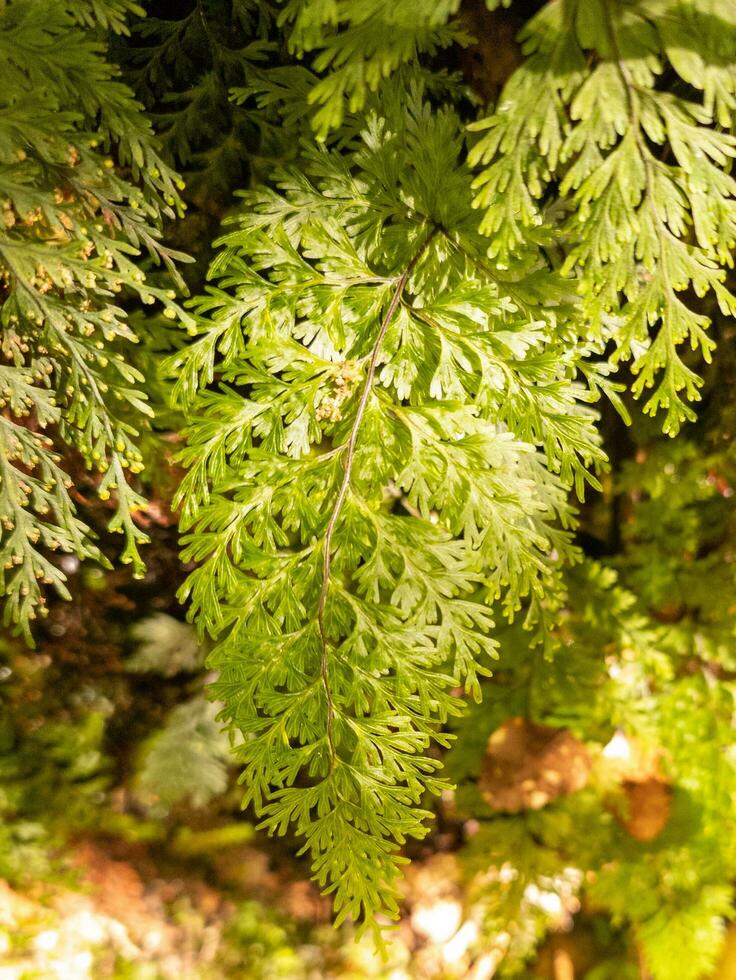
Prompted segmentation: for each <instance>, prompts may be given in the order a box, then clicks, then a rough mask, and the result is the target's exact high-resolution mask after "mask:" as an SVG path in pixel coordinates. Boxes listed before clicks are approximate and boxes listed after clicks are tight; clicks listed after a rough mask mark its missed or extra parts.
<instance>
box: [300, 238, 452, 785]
mask: <svg viewBox="0 0 736 980" xmlns="http://www.w3.org/2000/svg"><path fill="white" fill-rule="evenodd" d="M438 231H439V228H438V227H436V228H434V229H433V230H432V231H431V232H430V233H429V235H428V236H427V237H426V238H425V240H424V242H423V243H422V245H421V246H420V248H419V249H418V250H417V251H416V253H415V254H414V256H413V258H412V259H411V261H410V262H409V264H408V265H407V266H406V268H405V269H404V271H403V272H402V274H401V275H400V276H399V278H398V280H397V282H396V288H395V289H394V292H393V295H392V296H391V302H390V303H389V305H388V309H387V310H386V313H385V315H384V317H383V320H382V321H381V328H380V330H379V331H378V336H377V337H376V340H375V343H374V344H373V348H372V350H371V357H370V362H369V364H368V371H367V373H366V378H365V384H364V385H363V391H362V392H361V395H360V401H359V402H358V409H357V411H356V413H355V420H354V421H353V426H352V428H351V430H350V435H349V436H348V440H347V442H345V443H344V444H343V445H342V446H341V447H340V449H345V469H344V472H343V477H342V482H341V483H340V489H339V490H338V493H337V498H336V500H335V504H334V506H333V508H332V513H331V514H330V519H329V521H328V522H327V529H326V531H325V538H324V556H323V560H322V587H321V589H320V593H319V601H318V603H317V624H318V627H319V635H320V643H321V647H322V650H321V656H320V677H321V680H322V686H323V687H324V690H325V701H326V702H327V732H326V734H327V744H328V747H329V752H330V772H332V771H333V769H334V768H335V763H336V762H337V751H336V749H335V739H334V734H333V727H334V717H335V705H334V701H333V697H332V689H331V687H330V678H329V671H328V660H329V642H328V639H327V630H326V628H325V606H326V604H327V592H328V590H329V587H330V574H331V571H332V558H333V555H332V536H333V534H334V533H335V527H336V526H337V521H338V518H339V516H340V511H341V510H342V507H343V504H344V503H345V498H346V497H347V493H348V489H349V487H350V477H351V474H352V470H353V460H354V459H355V447H356V444H357V442H358V433H359V431H360V426H361V423H362V421H363V416H364V415H365V410H366V407H367V405H368V398H369V397H370V393H371V388H372V387H373V380H374V378H375V375H376V367H377V365H378V355H379V354H380V352H381V345H382V344H383V340H384V338H385V336H386V331H387V330H388V328H389V326H390V325H391V321H392V320H393V318H394V316H395V314H396V310H397V309H398V307H399V304H400V302H401V297H402V296H403V294H404V289H405V288H406V283H407V281H408V279H409V276H410V275H411V274H412V272H413V271H414V269H415V267H416V265H417V263H418V262H419V260H420V259H421V257H422V256H423V255H424V253H425V252H426V250H427V248H428V247H429V244H430V242H431V241H432V239H433V238H434V236H435V235H436V234H437V232H438Z"/></svg>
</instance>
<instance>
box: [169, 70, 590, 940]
mask: <svg viewBox="0 0 736 980" xmlns="http://www.w3.org/2000/svg"><path fill="white" fill-rule="evenodd" d="M462 148H463V143H462V127H461V125H460V123H459V120H458V119H457V118H456V117H455V115H454V114H453V113H452V112H451V111H449V110H442V111H437V112H433V111H432V110H431V108H430V106H429V105H428V104H427V103H426V102H425V101H424V100H423V99H422V96H421V93H420V91H419V90H418V89H415V90H414V91H413V92H412V94H411V95H410V97H409V99H408V104H407V100H406V97H405V93H404V92H403V90H402V89H400V88H398V87H397V88H396V89H393V90H392V91H390V92H387V91H386V90H384V92H383V94H382V99H381V109H380V110H379V109H377V108H373V109H372V110H371V111H370V112H369V114H368V116H367V119H366V123H365V128H364V130H363V133H362V135H361V137H360V140H358V141H356V142H355V143H354V144H353V145H352V146H351V147H350V149H349V151H348V152H347V153H341V152H340V151H338V150H333V151H327V150H316V151H315V152H314V154H313V155H312V156H311V157H310V158H309V160H308V161H307V163H306V166H305V169H304V171H303V172H301V173H296V172H294V173H292V172H285V173H282V174H280V175H279V176H278V178H277V187H276V189H256V190H255V191H253V192H251V193H248V194H246V195H245V197H244V206H243V208H242V209H241V210H240V212H239V213H238V214H237V215H236V216H235V217H234V218H233V219H232V222H233V223H234V225H235V230H233V231H230V232H229V233H228V234H226V235H225V236H224V237H223V238H222V239H221V240H220V243H219V244H220V247H221V251H220V254H219V255H218V257H217V258H216V259H215V260H214V263H213V266H212V269H211V277H212V278H213V279H215V280H216V281H217V285H216V286H212V287H211V288H210V290H209V294H208V295H207V296H205V297H203V298H202V299H201V301H199V304H198V318H197V319H198V326H197V336H196V337H195V338H194V339H193V341H192V343H191V345H190V346H189V347H188V348H186V349H185V350H183V351H182V352H180V353H179V354H177V355H175V357H174V358H173V360H172V364H171V367H172V373H175V374H176V375H177V377H178V381H177V389H176V390H177V395H178V397H179V398H180V399H181V401H182V403H183V404H186V405H188V406H189V409H188V410H189V413H190V417H191V418H192V419H193V421H192V424H191V425H190V427H189V429H188V448H187V449H186V450H185V451H184V453H183V455H182V459H183V461H184V462H185V464H186V465H187V466H188V467H189V472H188V474H187V476H186V477H185V479H184V481H183V483H182V486H181V491H180V501H181V503H182V507H183V515H184V516H183V528H184V531H185V532H186V536H185V539H184V540H185V551H184V554H185V558H186V559H187V560H193V561H196V562H197V563H198V567H197V568H196V570H195V571H194V572H193V573H192V574H191V575H190V577H189V579H188V581H187V583H186V585H185V587H184V589H183V591H182V598H189V600H190V602H191V609H192V615H193V616H194V617H195V618H196V620H197V621H198V622H199V624H200V626H201V627H203V628H206V629H207V630H209V631H210V632H211V633H212V634H213V635H214V636H216V637H217V638H218V642H217V645H216V647H215V649H214V651H213V653H212V655H211V658H210V661H209V662H210V664H211V666H212V667H214V668H216V669H217V671H218V674H219V680H218V681H217V682H216V683H215V685H214V692H215V694H216V696H217V697H218V698H219V699H220V700H221V701H222V702H223V704H224V710H223V715H224V717H225V718H226V719H227V720H228V722H229V723H230V724H231V725H232V726H233V727H234V728H236V729H237V730H239V731H240V732H242V734H243V736H244V739H243V742H242V745H241V746H240V747H239V749H238V755H239V757H240V759H241V761H242V763H243V765H244V773H243V780H244V782H245V785H246V796H245V800H246V802H250V803H253V804H254V805H255V807H256V809H257V810H258V811H259V812H260V814H261V815H262V818H263V824H262V826H264V827H266V828H267V829H268V830H269V831H270V832H272V833H284V832H285V831H286V829H287V827H289V826H290V825H292V824H293V825H294V826H295V829H296V830H297V832H298V833H299V834H301V835H302V836H303V837H304V838H305V850H306V851H308V852H309V853H310V854H311V857H312V861H313V870H314V873H315V877H316V879H317V880H318V882H319V883H320V884H322V885H323V886H325V887H326V888H327V890H328V891H330V892H331V893H333V895H334V901H335V907H336V911H337V914H338V918H343V917H344V916H346V915H350V916H352V917H355V918H362V919H363V921H364V923H370V922H373V920H374V916H375V914H376V913H377V912H379V911H383V912H384V913H386V914H388V915H390V916H393V915H395V914H396V888H395V881H396V876H397V874H398V872H399V867H400V864H401V861H402V859H401V857H400V856H399V854H398V853H397V851H398V848H399V847H400V845H401V844H403V842H404V841H405V840H406V838H407V837H421V836H422V835H423V834H424V833H425V830H426V828H425V825H424V819H425V817H426V816H427V812H426V811H425V810H424V809H420V803H421V801H422V799H423V797H424V795H425V794H426V793H427V792H428V791H429V792H433V793H436V792H439V790H440V789H441V788H442V786H443V785H444V784H443V782H442V780H441V779H440V778H438V777H437V775H436V774H435V773H436V770H437V768H438V765H439V764H438V762H437V760H436V759H435V758H433V757H431V756H430V755H428V754H427V752H428V749H429V746H430V744H431V742H432V740H439V742H440V743H441V744H442V743H444V742H445V741H446V738H445V736H444V735H443V734H442V732H441V729H440V728H439V726H441V724H442V723H443V721H444V720H445V719H446V718H447V717H448V716H449V715H452V714H455V713H457V712H458V711H459V710H461V707H462V701H461V700H460V699H458V697H457V696H456V694H455V693H453V689H454V688H456V687H457V686H458V685H463V686H464V687H465V689H466V690H467V692H468V693H469V694H472V695H473V696H478V693H479V680H480V678H482V677H483V676H485V675H487V674H488V672H489V670H490V664H491V662H492V660H493V657H494V655H495V653H494V649H495V642H494V640H493V638H492V636H491V635H490V633H489V631H490V630H491V628H492V625H493V624H492V615H491V610H490V609H489V604H490V603H491V602H493V601H495V600H497V599H498V600H500V601H501V604H502V608H504V609H505V611H506V613H507V614H508V615H509V616H511V615H513V614H514V612H515V611H516V610H518V609H519V608H520V607H521V606H522V604H527V605H528V603H529V602H532V603H533V604H542V603H551V602H552V603H553V598H552V597H553V595H554V593H555V591H556V590H557V589H558V587H559V581H558V568H559V565H560V563H561V562H563V561H564V560H570V559H573V558H574V553H575V552H574V549H573V547H572V544H571V541H570V537H569V533H568V532H567V531H566V530H565V528H566V527H568V526H569V524H570V522H571V521H572V519H573V511H572V510H571V508H570V505H569V503H568V501H567V490H568V488H569V486H570V485H571V484H572V483H573V482H577V483H578V484H579V485H580V490H581V492H582V485H583V483H584V481H586V480H589V481H593V482H595V481H594V477H593V476H592V474H591V472H590V471H591V468H594V467H595V466H598V465H600V464H601V463H602V462H603V458H604V457H603V454H602V452H601V450H600V447H599V443H598V437H597V435H596V431H595V426H594V414H593V413H592V411H591V409H590V408H589V407H588V406H587V404H586V403H587V401H589V400H590V398H591V394H590V390H589V389H588V388H587V386H586V385H585V383H584V380H583V379H582V376H580V375H579V367H578V365H579V363H580V361H581V360H582V358H583V357H584V356H585V355H586V353H587V352H588V349H587V347H586V345H585V344H584V343H583V342H582V341H580V340H578V339H576V338H575V336H574V327H573V325H572V321H571V320H570V319H569V317H570V314H571V310H572V307H571V306H570V305H569V303H568V298H566V297H565V290H564V284H563V283H562V282H561V281H558V280H557V279H556V278H555V277H554V276H553V275H551V274H547V273H541V272H538V273H534V274H531V275H529V276H524V275H522V276H521V277H519V278H517V279H515V280H509V281H503V280H499V279H498V278H496V277H495V276H494V274H493V273H492V271H491V270H490V269H489V268H488V265H487V263H486V260H485V256H484V249H483V239H482V237H481V236H479V235H478V233H477V231H476V229H475V217H474V214H473V211H472V208H471V192H470V175H469V173H468V171H467V170H466V168H465V167H464V166H463V165H462V163H461V162H460V159H459V158H460V154H461V152H462ZM540 277H543V282H544V285H545V286H547V287H548V290H549V291H548V292H547V295H548V296H552V295H555V294H556V295H557V296H558V299H557V300H556V301H555V302H552V303H548V304H546V305H542V304H540V303H538V301H537V290H538V288H540V286H541V282H542V280H540ZM576 379H578V380H576ZM530 615H531V618H532V619H533V618H534V615H535V614H534V613H530Z"/></svg>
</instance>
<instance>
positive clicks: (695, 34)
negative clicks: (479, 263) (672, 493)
mask: <svg viewBox="0 0 736 980" xmlns="http://www.w3.org/2000/svg"><path fill="white" fill-rule="evenodd" d="M522 40H523V44H524V52H525V54H526V55H527V58H526V60H525V62H524V64H523V65H522V66H521V67H520V68H519V69H518V70H517V72H516V73H515V74H514V75H513V76H512V78H511V79H510V81H509V82H508V84H507V86H506V88H505V89H504V91H503V92H502V94H501V97H500V100H499V104H498V106H497V108H496V110H495V112H494V113H493V114H492V115H491V116H489V117H488V118H486V119H484V120H482V121H481V122H479V123H477V124H475V125H474V126H473V128H474V129H476V130H480V131H481V132H482V133H483V135H482V137H481V138H480V140H479V141H478V142H477V143H476V145H475V146H474V147H473V149H472V151H471V154H470V159H471V163H472V164H475V165H480V167H481V170H480V173H479V175H478V177H477V178H476V182H475V187H476V191H477V195H476V199H475V203H476V206H478V207H479V208H481V209H482V211H483V223H482V229H483V231H484V232H485V233H486V234H488V235H489V237H490V245H489V252H490V254H491V255H493V256H495V257H497V258H498V260H499V261H501V262H504V263H505V262H507V261H508V259H509V256H511V255H513V254H515V253H517V252H518V251H520V250H523V249H524V248H526V247H528V243H529V240H530V239H531V240H534V238H535V237H538V236H539V235H540V234H542V227H543V226H544V225H545V224H546V225H548V226H551V228H550V227H548V229H547V234H549V233H550V231H556V233H557V234H560V235H562V236H563V239H564V241H565V242H566V243H567V244H566V255H565V261H564V265H563V271H566V272H568V273H574V274H575V275H576V276H577V278H578V281H579V284H580V292H581V294H582V297H583V301H584V309H585V313H586V314H587V315H588V316H589V317H590V318H591V321H592V323H593V324H594V325H599V327H600V325H602V324H607V325H608V327H609V328H610V329H611V331H612V336H613V337H614V339H615V342H616V347H617V353H616V356H617V357H618V358H621V359H632V360H633V371H634V373H635V375H637V377H636V381H635V383H634V385H633V391H634V393H635V395H637V396H639V395H642V394H643V393H644V392H646V391H647V390H648V389H653V390H652V393H651V395H650V396H649V398H648V400H647V402H646V404H645V411H647V412H649V413H650V414H654V413H656V412H657V411H658V410H660V409H662V410H664V412H665V418H664V429H665V431H666V432H669V433H670V434H672V435H674V434H675V433H676V432H677V431H678V429H679V428H680V426H681V424H682V423H683V422H684V421H685V420H690V421H692V420H693V419H694V418H695V415H694V412H693V410H692V408H691V407H690V406H689V404H688V402H692V401H695V400H697V399H698V398H699V394H698V390H699V388H700V386H701V384H702V381H701V379H700V378H699V377H698V375H697V374H696V373H695V372H694V371H693V369H692V368H691V367H690V366H689V365H688V364H687V363H686V362H685V360H683V357H682V355H681V351H680V348H681V347H682V345H683V344H685V343H687V344H689V346H690V347H691V348H692V349H693V350H698V351H699V352H700V354H701V355H702V357H704V358H705V360H707V361H709V360H710V358H711V354H712V351H713V346H714V345H713V341H712V340H711V339H710V338H709V337H708V335H707V333H706V329H707V327H708V324H709V317H708V316H707V315H706V314H705V313H704V312H703V310H702V303H701V302H700V301H699V298H700V297H703V296H704V295H705V294H706V293H708V292H712V293H713V294H714V295H715V297H716V300H717V303H718V306H719V307H720V311H721V313H723V314H724V315H730V316H731V315H733V314H734V312H736V300H735V299H734V296H733V294H732V293H731V292H730V291H729V289H728V288H727V286H726V284H725V282H724V280H725V276H726V273H725V270H726V268H728V267H730V265H731V263H732V259H731V251H732V248H733V245H734V240H735V237H734V231H735V229H736V181H734V178H733V176H732V175H731V161H732V160H733V158H734V156H735V155H736V137H734V136H733V135H732V134H731V133H730V132H729V131H728V130H729V129H730V127H731V123H732V114H733V111H734V105H735V103H734V98H735V95H736V70H735V69H734V65H733V59H732V57H731V55H730V54H729V53H728V52H729V51H730V52H733V49H734V44H736V7H734V5H733V3H731V2H726V3H715V2H709V0H705V2H698V3H696V4H684V3H681V2H679V0H643V2H640V3H625V2H620V0H552V2H550V3H547V4H545V6H544V7H543V8H542V10H541V11H540V12H539V14H537V16H536V17H535V18H533V19H532V20H531V21H530V22H529V23H528V24H527V25H526V26H525V28H524V30H523V33H522ZM668 71H673V72H675V73H676V76H677V78H678V84H676V85H674V86H673V85H667V86H664V85H663V84H662V79H663V77H664V75H665V73H666V72H668Z"/></svg>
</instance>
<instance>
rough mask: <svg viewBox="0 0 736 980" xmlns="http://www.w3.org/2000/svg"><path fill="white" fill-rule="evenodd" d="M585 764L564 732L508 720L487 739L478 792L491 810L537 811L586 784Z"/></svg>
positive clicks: (582, 754)
mask: <svg viewBox="0 0 736 980" xmlns="http://www.w3.org/2000/svg"><path fill="white" fill-rule="evenodd" d="M589 772H590V759H589V757H588V752H587V750H586V748H585V746H584V745H583V743H582V742H581V741H579V739H577V738H575V736H574V735H572V734H571V733H570V732H569V731H567V729H565V728H553V727H550V726H549V725H537V724H535V723H534V722H532V721H529V720H528V719H526V718H510V719H509V720H508V721H506V722H504V724H503V725H501V727H500V728H497V729H496V731H495V732H494V733H493V734H492V735H491V737H490V738H489V739H488V746H487V748H486V754H485V757H484V759H483V766H482V770H481V775H480V791H481V794H482V796H483V798H484V799H485V800H486V802H487V803H488V804H489V805H490V806H491V807H493V809H494V810H499V811H503V812H506V813H517V812H518V811H519V810H528V809H531V810H538V809H540V808H541V807H543V806H545V805H546V804H547V803H549V802H550V800H553V799H555V797H557V796H562V795H566V794H568V793H575V792H577V791H578V790H580V789H582V788H583V787H584V786H585V784H586V783H587V781H588V773H589Z"/></svg>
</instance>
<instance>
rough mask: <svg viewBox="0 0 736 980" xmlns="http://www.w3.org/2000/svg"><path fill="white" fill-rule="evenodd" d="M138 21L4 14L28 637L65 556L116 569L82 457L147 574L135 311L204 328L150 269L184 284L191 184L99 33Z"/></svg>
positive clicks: (1, 550) (5, 376)
mask: <svg viewBox="0 0 736 980" xmlns="http://www.w3.org/2000/svg"><path fill="white" fill-rule="evenodd" d="M129 9H130V10H137V9H138V8H137V7H135V5H132V4H128V3H120V2H113V3H102V2H98V3H94V4H91V3H90V4H76V3H66V2H63V0H53V2H50V3H44V4H38V3H34V2H29V0H10V2H9V3H7V4H5V5H3V7H2V9H0V59H1V61H2V65H3V91H2V95H0V202H1V206H2V217H1V218H0V324H1V326H2V347H1V351H0V382H1V383H0V401H1V403H2V407H3V411H2V413H0V521H1V522H2V530H1V531H0V592H1V593H2V594H3V595H4V596H5V618H6V622H7V621H10V622H13V623H16V624H18V625H19V626H20V627H21V628H22V629H24V630H26V631H28V629H29V622H30V621H31V620H32V619H33V618H35V616H36V611H37V609H38V607H39V606H41V608H43V603H44V601H45V600H44V596H43V586H44V585H45V584H48V585H51V586H53V587H54V588H55V589H56V590H57V591H58V592H59V593H60V594H62V595H66V594H67V591H66V587H65V585H64V574H63V572H62V571H61V569H60V568H59V566H58V564H56V563H55V562H53V561H51V560H50V559H49V550H51V551H54V550H61V551H65V552H69V553H72V554H75V555H77V556H78V557H79V558H84V557H96V558H100V553H99V551H98V549H97V547H96V545H95V544H94V541H93V536H92V534H91V531H90V528H89V526H88V525H87V524H86V523H85V522H84V520H83V519H81V518H80V517H79V516H78V514H77V508H76V505H75V502H74V500H73V499H72V496H71V494H70V490H71V488H72V479H71V477H70V476H69V475H68V474H67V472H65V470H64V464H63V463H62V461H61V458H60V457H61V454H62V453H63V452H64V450H65V448H66V447H73V448H74V449H75V450H76V451H78V452H79V453H81V455H82V457H83V459H84V462H85V463H86V465H87V466H88V468H90V469H92V470H93V471H96V472H97V473H98V474H99V481H98V484H97V492H98V495H99V496H100V497H101V498H102V499H107V498H110V497H111V495H114V496H115V500H116V507H115V510H114V512H113V515H112V518H111V521H110V524H109V527H110V530H113V531H119V532H120V533H122V534H123V535H124V537H125V545H124V549H123V554H122V560H123V561H124V562H129V563H132V564H133V566H134V567H135V568H136V570H137V571H138V572H139V573H140V572H141V570H142V567H143V566H142V561H141V558H140V555H139V545H140V544H141V542H142V541H144V540H146V535H145V533H144V532H143V531H142V530H140V529H139V528H138V527H137V526H136V524H135V522H134V520H133V517H132V514H133V512H134V510H135V509H136V508H138V507H140V506H141V504H142V503H143V498H142V497H141V495H140V494H139V493H138V492H137V491H136V490H135V489H134V488H133V487H132V486H131V485H130V484H129V483H128V478H127V474H128V473H135V472H138V471H140V469H141V468H142V456H141V453H140V451H139V448H138V443H137V436H138V431H139V428H140V426H141V425H142V424H146V419H147V416H149V415H150V414H151V411H150V408H148V406H147V403H146V393H145V390H144V384H143V383H144V380H145V379H144V377H143V375H142V374H141V373H140V372H139V371H138V370H137V369H136V368H134V367H133V366H132V365H131V364H130V363H129V360H128V359H127V358H126V355H125V351H126V348H127V347H128V345H130V344H132V343H135V342H136V340H137V338H136V335H135V333H134V332H133V331H132V329H131V327H130V325H129V324H128V322H127V314H126V311H125V309H124V307H123V306H122V305H121V302H120V299H121V298H122V297H123V296H124V294H125V293H126V292H128V293H129V294H132V295H136V296H137V297H138V298H139V299H140V300H141V301H142V302H144V303H153V302H154V300H156V299H158V300H159V301H160V302H161V303H162V304H163V305H164V306H165V308H166V312H167V314H168V315H169V316H170V317H172V318H174V319H176V318H181V317H184V319H185V320H186V319H187V318H188V314H186V313H185V312H184V310H182V308H181V307H180V306H178V305H177V304H176V302H175V301H174V298H175V294H174V292H173V291H168V290H166V289H164V288H162V287H160V286H157V285H154V284H153V283H149V282H147V281H146V277H145V274H144V272H143V271H142V270H141V268H140V265H139V262H138V259H139V257H140V255H141V253H145V254H147V255H149V256H151V257H153V258H154V259H155V260H156V261H164V262H165V263H166V264H167V265H168V266H169V268H170V269H171V270H172V271H173V261H174V260H175V259H178V258H183V257H182V256H178V255H177V254H176V253H173V252H171V251H170V250H169V249H167V248H166V246H164V245H163V244H162V243H161V241H160V236H161V232H160V223H161V219H162V217H163V216H164V215H166V214H168V215H172V216H173V214H174V213H175V210H176V208H177V202H178V200H179V199H178V190H177V186H176V177H175V175H174V174H173V173H172V171H171V170H170V169H169V168H168V167H167V166H166V165H165V164H164V163H163V161H162V160H161V159H160V157H159V155H158V151H157V148H156V141H155V138H154V136H153V133H152V130H151V126H150V123H149V122H148V121H147V120H146V119H145V117H143V116H142V115H141V113H140V107H139V106H138V104H137V103H136V102H135V101H134V100H133V99H132V96H131V93H130V91H129V90H128V89H127V88H126V87H125V86H124V85H123V84H122V83H121V82H120V81H119V80H118V79H117V78H116V77H115V76H116V69H115V68H114V66H112V65H111V64H110V63H109V62H107V61H106V59H105V50H104V46H103V45H102V44H101V43H100V42H99V41H98V40H96V39H95V34H94V32H93V31H92V30H89V29H87V28H89V27H90V26H95V27H96V26H101V27H107V28H108V29H113V30H122V29H123V28H124V21H123V19H122V18H123V15H124V13H125V12H126V10H129ZM79 22H81V24H82V25H83V26H79ZM116 164H120V165H122V166H123V167H125V168H126V171H127V174H128V176H126V177H124V176H121V175H120V174H119V173H118V171H117V170H116Z"/></svg>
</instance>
